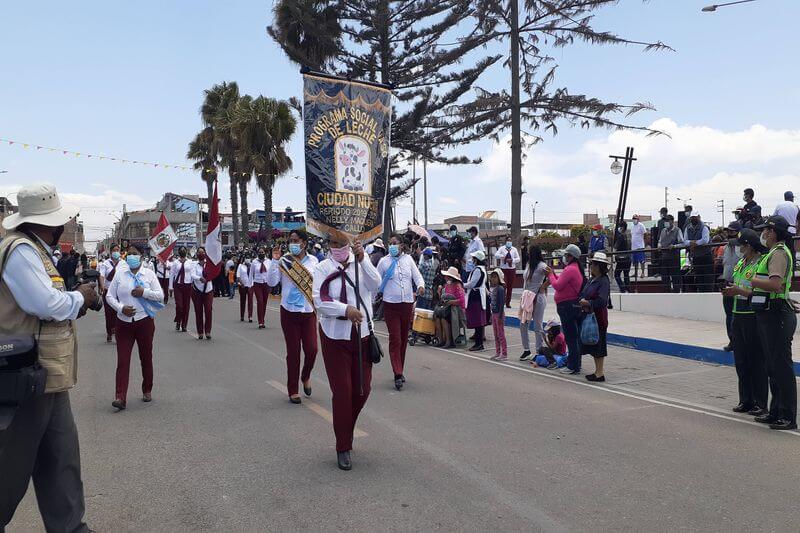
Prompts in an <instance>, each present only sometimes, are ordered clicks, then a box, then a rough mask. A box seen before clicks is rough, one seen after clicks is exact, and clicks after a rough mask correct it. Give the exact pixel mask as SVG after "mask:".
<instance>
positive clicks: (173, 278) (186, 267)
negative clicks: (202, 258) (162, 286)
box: [169, 259, 194, 290]
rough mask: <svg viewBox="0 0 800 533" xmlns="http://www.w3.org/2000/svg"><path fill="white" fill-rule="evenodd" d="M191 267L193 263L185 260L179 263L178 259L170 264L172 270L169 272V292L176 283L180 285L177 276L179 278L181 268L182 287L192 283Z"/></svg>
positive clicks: (192, 267)
mask: <svg viewBox="0 0 800 533" xmlns="http://www.w3.org/2000/svg"><path fill="white" fill-rule="evenodd" d="M193 265H194V261H192V260H191V259H187V260H186V261H185V262H184V263H181V261H180V259H178V260H176V261H173V262H172V268H171V269H170V271H169V288H170V289H171V290H174V289H175V284H176V283H181V282H180V281H179V280H178V276H180V273H181V266H183V285H188V284H190V283H191V282H192V270H193V269H194V266H193Z"/></svg>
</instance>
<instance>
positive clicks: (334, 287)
mask: <svg viewBox="0 0 800 533" xmlns="http://www.w3.org/2000/svg"><path fill="white" fill-rule="evenodd" d="M354 260H355V258H354V257H353V254H352V253H351V254H350V261H349V262H348V264H347V269H346V272H347V275H348V276H350V280H351V281H352V282H353V283H355V266H354V263H353V262H354ZM341 270H342V265H341V264H340V263H338V262H336V261H334V260H333V259H330V258H329V259H326V260H324V261H322V262H321V263H320V264H319V265H317V268H316V269H315V270H314V289H313V296H314V307H316V308H317V312H318V313H319V325H320V327H321V328H322V332H323V333H325V335H326V336H327V337H328V338H329V339H340V340H350V332H351V331H352V328H353V324H352V322H350V321H349V320H347V319H344V320H339V319H338V317H342V318H344V317H345V316H346V313H347V306H348V305H351V306H353V307H356V293H355V289H354V288H353V287H352V286H351V285H350V284H349V283H347V282H345V283H346V285H347V288H346V290H347V303H342V302H340V301H339V295H340V291H341V289H342V279H341V278H339V277H337V278H335V279H334V280H332V281H331V282H330V284H329V285H328V289H329V290H328V294H329V295H330V297H331V298H332V299H333V300H332V301H330V302H323V301H322V299H321V296H320V288H321V287H322V283H323V282H324V281H325V280H326V279H327V278H328V276H330V275H331V274H333V273H335V272H337V271H341ZM358 283H359V287H358V288H359V292H360V293H361V299H362V300H364V305H363V306H361V309H362V312H363V311H364V310H366V314H369V317H370V318H372V300H373V299H374V298H375V294H376V293H377V292H378V287H380V284H381V275H380V274H379V273H378V270H377V269H376V268H375V267H374V266H372V262H371V261H370V260H369V257H367V256H366V254H365V256H364V260H363V261H361V263H359V265H358ZM365 307H366V309H365ZM367 335H369V327H368V325H367V321H366V316H365V317H364V320H363V321H362V322H361V338H362V339H363V338H364V337H366V336H367Z"/></svg>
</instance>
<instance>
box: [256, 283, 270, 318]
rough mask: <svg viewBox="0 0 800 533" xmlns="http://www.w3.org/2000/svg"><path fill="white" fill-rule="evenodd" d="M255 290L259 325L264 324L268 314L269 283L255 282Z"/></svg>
mask: <svg viewBox="0 0 800 533" xmlns="http://www.w3.org/2000/svg"><path fill="white" fill-rule="evenodd" d="M253 292H254V293H255V295H256V311H257V314H258V325H259V326H263V325H264V320H265V316H266V314H267V302H268V301H269V285H267V284H266V283H253Z"/></svg>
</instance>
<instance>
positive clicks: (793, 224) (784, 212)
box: [774, 191, 800, 257]
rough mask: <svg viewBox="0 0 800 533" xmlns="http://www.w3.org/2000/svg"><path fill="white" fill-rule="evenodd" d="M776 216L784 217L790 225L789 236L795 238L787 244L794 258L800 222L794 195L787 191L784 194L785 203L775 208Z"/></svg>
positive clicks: (799, 211) (799, 212) (799, 210)
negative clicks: (795, 238)
mask: <svg viewBox="0 0 800 533" xmlns="http://www.w3.org/2000/svg"><path fill="white" fill-rule="evenodd" d="M774 214H775V215H778V216H782V217H783V218H784V219H785V220H786V222H787V223H788V224H789V234H790V235H791V236H792V237H793V238H792V240H790V241H788V242H787V243H786V246H788V247H789V251H790V252H791V254H792V257H794V255H795V251H796V250H797V247H796V245H795V240H794V237H796V236H797V224H798V222H800V207H798V206H797V204H796V203H794V193H793V192H792V191H786V192H785V193H783V202H781V203H779V204H778V205H777V206H775V213H774Z"/></svg>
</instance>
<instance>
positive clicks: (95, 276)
mask: <svg viewBox="0 0 800 533" xmlns="http://www.w3.org/2000/svg"><path fill="white" fill-rule="evenodd" d="M99 280H100V273H99V272H98V271H97V270H95V269H94V268H87V269H85V270H84V271H83V273H82V274H81V278H80V280H79V281H78V283H77V284H75V287H72V288H71V289H70V290H75V289H76V288H77V287H78V285H85V284H87V283H94V284H95V291H96V292H97V303H95V304H94V305H93V306H91V307H90V308H89V309H91V310H92V311H101V310H102V309H103V297H102V295H101V294H100V292H99V291H98V287H99V284H98V281H99Z"/></svg>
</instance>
